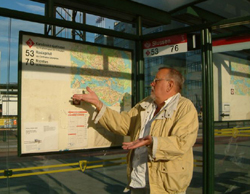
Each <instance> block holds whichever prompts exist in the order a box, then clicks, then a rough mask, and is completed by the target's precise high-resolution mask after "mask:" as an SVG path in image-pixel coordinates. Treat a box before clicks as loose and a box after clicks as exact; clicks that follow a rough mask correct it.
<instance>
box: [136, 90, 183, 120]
mask: <svg viewBox="0 0 250 194" xmlns="http://www.w3.org/2000/svg"><path fill="white" fill-rule="evenodd" d="M180 97H181V94H180V93H177V94H175V95H174V96H173V98H172V99H171V101H170V102H169V103H168V104H167V106H166V107H164V108H163V110H161V112H160V113H159V115H158V116H157V118H159V119H161V118H171V117H172V115H173V113H174V111H175V110H176V108H177V105H178V102H179V99H180ZM152 103H154V100H153V99H152V98H151V97H147V98H146V99H145V100H144V101H142V102H141V103H140V106H141V107H142V108H143V109H145V110H147V109H148V108H149V106H150V105H152Z"/></svg>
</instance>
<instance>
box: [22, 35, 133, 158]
mask: <svg viewBox="0 0 250 194" xmlns="http://www.w3.org/2000/svg"><path fill="white" fill-rule="evenodd" d="M131 75H132V52H131V51H130V50H123V49H117V48H114V47H105V46H100V45H95V44H86V43H83V42H80V41H70V40H65V39H60V38H52V37H46V36H43V35H38V34H33V33H26V32H20V38H19V91H20V95H19V100H18V104H19V106H18V107H19V126H20V127H19V128H20V129H21V130H19V131H20V136H19V137H20V138H19V155H22V154H31V153H45V152H58V151H69V150H80V149H92V148H108V147H112V146H120V145H121V143H122V142H123V141H124V138H123V137H121V136H117V135H115V134H113V133H110V132H108V131H106V130H105V129H103V128H102V127H101V126H100V125H98V124H94V122H93V119H92V115H93V113H94V110H95V109H94V107H93V106H91V105H90V104H88V103H85V102H81V104H73V103H72V100H71V97H72V96H73V94H80V93H82V92H85V89H86V87H87V86H89V87H90V88H91V89H92V90H94V91H95V92H96V93H97V95H98V96H99V97H100V99H101V100H102V102H103V103H104V104H105V105H107V106H109V107H111V108H112V109H114V110H117V111H123V110H128V109H130V108H131V99H132V98H131V96H132V89H131V88H132V81H131V77H132V76H131Z"/></svg>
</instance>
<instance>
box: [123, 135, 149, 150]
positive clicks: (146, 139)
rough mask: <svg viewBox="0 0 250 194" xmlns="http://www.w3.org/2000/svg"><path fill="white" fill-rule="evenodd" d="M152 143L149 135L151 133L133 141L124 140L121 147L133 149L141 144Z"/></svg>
mask: <svg viewBox="0 0 250 194" xmlns="http://www.w3.org/2000/svg"><path fill="white" fill-rule="evenodd" d="M152 143H153V139H152V137H151V135H148V136H146V137H144V138H140V139H137V140H135V141H132V142H124V143H122V144H123V145H122V148H123V149H124V150H131V149H135V148H138V147H142V146H146V145H147V146H149V145H151V144H152Z"/></svg>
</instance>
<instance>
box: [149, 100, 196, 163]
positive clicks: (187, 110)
mask: <svg viewBox="0 0 250 194" xmlns="http://www.w3.org/2000/svg"><path fill="white" fill-rule="evenodd" d="M171 119H172V118H171ZM167 122H168V121H167ZM169 122H171V121H169ZM172 122H173V123H172V126H171V129H170V130H169V129H165V130H168V131H169V132H168V134H167V135H166V136H165V137H164V136H161V137H156V142H154V146H153V151H152V157H153V159H154V161H158V160H175V159H176V158H178V157H180V156H183V155H185V154H186V153H188V152H189V153H190V151H191V150H192V146H193V145H194V144H195V142H196V138H197V133H198V126H199V123H198V115H197V111H196V109H195V107H194V106H193V104H192V102H191V101H189V100H188V103H182V104H181V105H179V108H178V109H177V110H176V115H175V118H173V121H172ZM166 126H168V125H166Z"/></svg>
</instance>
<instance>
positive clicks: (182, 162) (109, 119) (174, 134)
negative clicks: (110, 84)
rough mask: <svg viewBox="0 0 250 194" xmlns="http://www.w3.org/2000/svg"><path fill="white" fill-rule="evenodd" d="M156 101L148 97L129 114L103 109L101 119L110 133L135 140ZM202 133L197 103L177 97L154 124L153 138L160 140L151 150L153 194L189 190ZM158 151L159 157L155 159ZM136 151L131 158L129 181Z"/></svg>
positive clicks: (149, 167)
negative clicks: (150, 107)
mask: <svg viewBox="0 0 250 194" xmlns="http://www.w3.org/2000/svg"><path fill="white" fill-rule="evenodd" d="M150 103H153V100H152V99H151V98H150V97H147V98H145V99H144V100H142V101H141V102H139V103H138V104H136V105H135V106H134V107H133V108H132V109H131V110H130V111H129V112H122V113H118V112H116V111H114V110H111V109H110V108H107V107H105V106H104V107H103V108H102V110H101V111H100V112H99V114H98V116H99V117H101V118H98V116H97V118H96V119H97V120H98V121H99V123H100V124H101V125H102V126H104V127H105V128H106V129H107V130H109V131H112V132H114V133H116V134H120V135H124V136H125V135H129V136H130V137H131V140H132V141H133V140H136V139H138V137H139V132H140V130H141V128H142V126H144V123H143V121H144V120H145V119H144V115H145V113H146V111H147V108H148V107H149V105H150ZM197 132H198V115H197V111H196V109H195V107H194V105H193V103H192V102H191V101H190V100H188V99H187V98H184V97H182V96H181V95H180V94H177V95H176V96H174V98H173V99H172V100H171V101H170V103H169V104H168V106H167V107H166V108H165V109H163V110H162V111H161V112H160V113H159V114H158V116H157V118H156V119H155V120H154V121H153V123H152V125H151V130H150V135H151V136H153V137H157V146H154V147H153V148H148V151H149V160H148V172H149V185H150V192H151V193H152V194H158V193H178V192H182V191H186V189H187V187H188V186H189V184H190V181H191V179H192V175H193V150H192V146H193V145H194V143H195V141H196V137H197ZM152 149H154V153H155V157H154V158H153V157H152ZM132 152H133V151H132V150H131V151H130V152H129V154H128V156H127V160H128V167H127V173H128V179H129V181H130V173H131V169H130V166H131V165H130V164H131V161H132V160H131V156H132V155H133V154H132Z"/></svg>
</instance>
